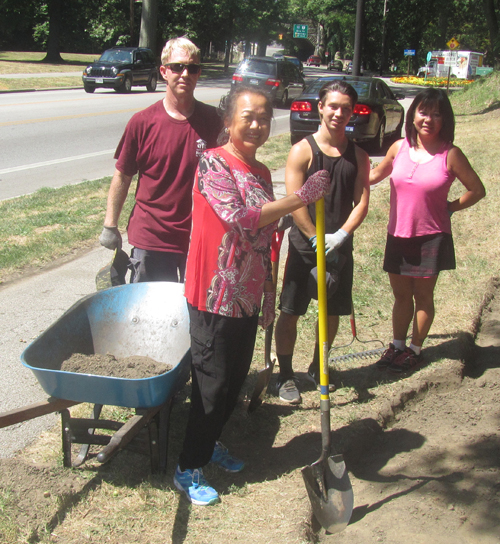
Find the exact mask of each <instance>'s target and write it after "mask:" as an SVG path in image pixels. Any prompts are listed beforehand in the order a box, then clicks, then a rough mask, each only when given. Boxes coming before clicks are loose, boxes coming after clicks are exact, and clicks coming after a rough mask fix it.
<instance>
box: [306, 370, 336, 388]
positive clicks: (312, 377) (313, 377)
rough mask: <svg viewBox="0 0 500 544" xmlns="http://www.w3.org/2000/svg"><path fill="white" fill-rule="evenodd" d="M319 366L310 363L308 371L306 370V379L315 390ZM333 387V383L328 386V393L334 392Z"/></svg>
mask: <svg viewBox="0 0 500 544" xmlns="http://www.w3.org/2000/svg"><path fill="white" fill-rule="evenodd" d="M318 366H319V365H316V364H315V363H311V364H310V365H309V369H308V370H307V374H306V378H307V379H308V380H309V381H310V382H311V383H313V384H314V387H315V388H316V389H319V385H320V384H319V368H318ZM335 389H336V388H335V385H334V384H333V383H330V384H328V391H329V392H330V393H333V392H334V391H335Z"/></svg>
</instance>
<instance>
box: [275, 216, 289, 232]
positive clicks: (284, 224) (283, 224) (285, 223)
mask: <svg viewBox="0 0 500 544" xmlns="http://www.w3.org/2000/svg"><path fill="white" fill-rule="evenodd" d="M290 227H293V216H292V214H291V213H289V214H287V215H284V216H283V217H280V220H279V222H278V228H277V229H276V230H277V231H278V232H282V231H284V230H286V229H289V228H290Z"/></svg>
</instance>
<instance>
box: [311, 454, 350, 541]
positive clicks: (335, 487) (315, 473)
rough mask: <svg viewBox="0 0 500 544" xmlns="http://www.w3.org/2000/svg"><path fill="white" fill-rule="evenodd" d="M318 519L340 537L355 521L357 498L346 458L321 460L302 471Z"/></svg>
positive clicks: (333, 456) (334, 456)
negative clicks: (352, 516) (354, 512)
mask: <svg viewBox="0 0 500 544" xmlns="http://www.w3.org/2000/svg"><path fill="white" fill-rule="evenodd" d="M302 477H303V478H304V483H305V486H306V489H307V493H308V495H309V500H310V502H311V507H312V510H313V513H314V515H315V516H316V519H317V520H318V522H319V523H320V524H321V526H322V527H323V528H324V529H325V530H326V531H327V532H328V533H340V532H341V531H343V530H344V529H345V528H346V527H347V524H348V523H349V520H350V519H351V515H352V510H353V507H354V494H353V491H352V486H351V481H350V480H349V475H348V474H347V469H346V466H345V463H344V458H343V457H342V455H340V454H338V455H332V456H331V457H327V458H325V459H320V460H318V461H316V463H313V464H312V465H309V466H306V467H304V468H303V469H302Z"/></svg>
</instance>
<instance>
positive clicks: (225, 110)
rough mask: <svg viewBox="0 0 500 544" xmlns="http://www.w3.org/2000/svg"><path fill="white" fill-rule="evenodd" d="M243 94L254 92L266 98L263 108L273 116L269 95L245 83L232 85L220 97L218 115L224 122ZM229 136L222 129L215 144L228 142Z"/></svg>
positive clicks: (232, 113)
mask: <svg viewBox="0 0 500 544" xmlns="http://www.w3.org/2000/svg"><path fill="white" fill-rule="evenodd" d="M245 94H256V95H258V96H262V97H263V98H265V99H266V104H265V108H266V111H267V113H269V115H270V116H271V118H272V117H273V103H272V102H271V99H270V97H269V95H267V94H266V93H265V92H264V91H260V90H259V89H255V88H254V87H248V86H246V85H238V86H237V87H233V88H232V89H231V90H230V91H229V93H228V94H226V95H225V96H223V97H222V98H221V99H220V102H219V108H218V110H219V115H220V116H221V117H222V119H223V121H224V123H225V122H226V121H229V120H231V119H232V118H233V116H234V113H235V111H236V103H237V102H238V98H239V97H240V96H243V95H245ZM228 140H229V136H228V134H227V132H226V129H225V128H224V129H222V131H221V133H220V134H219V136H218V138H217V144H218V145H224V144H226V143H227V142H228Z"/></svg>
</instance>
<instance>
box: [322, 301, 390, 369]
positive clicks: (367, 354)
mask: <svg viewBox="0 0 500 544" xmlns="http://www.w3.org/2000/svg"><path fill="white" fill-rule="evenodd" d="M350 322H351V331H352V340H351V341H350V342H349V343H348V344H344V345H343V346H336V347H334V348H332V351H333V350H339V349H344V348H348V347H349V346H351V345H352V344H353V343H354V340H357V341H358V342H359V343H360V344H370V343H372V342H376V343H378V344H380V345H381V347H380V348H375V349H368V350H365V351H359V352H357V353H346V354H345V355H338V356H337V357H330V359H329V362H330V363H338V362H341V361H353V360H355V359H371V358H372V357H376V356H377V355H381V354H382V353H383V352H384V351H385V350H386V348H385V346H384V343H383V342H382V341H381V340H377V339H373V340H360V339H359V338H358V333H357V331H356V317H355V315H354V305H353V304H352V302H351V316H350Z"/></svg>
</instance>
